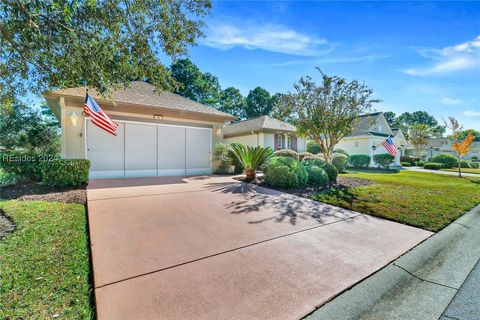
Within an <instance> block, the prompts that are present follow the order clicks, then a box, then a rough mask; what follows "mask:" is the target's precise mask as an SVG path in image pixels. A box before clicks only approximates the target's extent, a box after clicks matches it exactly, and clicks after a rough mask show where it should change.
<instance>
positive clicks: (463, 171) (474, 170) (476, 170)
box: [440, 168, 480, 174]
mask: <svg viewBox="0 0 480 320" xmlns="http://www.w3.org/2000/svg"><path fill="white" fill-rule="evenodd" d="M440 171H452V172H458V168H452V169H440ZM462 173H477V174H480V169H473V168H462Z"/></svg>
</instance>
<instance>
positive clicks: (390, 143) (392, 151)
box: [382, 137, 397, 157]
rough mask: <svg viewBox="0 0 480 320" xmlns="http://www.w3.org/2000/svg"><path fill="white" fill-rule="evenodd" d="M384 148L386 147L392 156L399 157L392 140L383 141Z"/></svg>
mask: <svg viewBox="0 0 480 320" xmlns="http://www.w3.org/2000/svg"><path fill="white" fill-rule="evenodd" d="M382 146H384V147H385V149H387V151H388V153H390V154H391V155H392V156H394V157H395V156H396V155H397V147H396V146H395V144H394V143H393V140H392V138H390V137H388V138H387V140H385V141H383V143H382Z"/></svg>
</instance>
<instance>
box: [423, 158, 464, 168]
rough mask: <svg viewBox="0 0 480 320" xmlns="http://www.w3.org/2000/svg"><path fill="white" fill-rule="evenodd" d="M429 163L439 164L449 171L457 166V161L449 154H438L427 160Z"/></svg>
mask: <svg viewBox="0 0 480 320" xmlns="http://www.w3.org/2000/svg"><path fill="white" fill-rule="evenodd" d="M428 162H430V163H441V164H443V167H444V168H447V169H450V168H453V167H456V166H458V160H457V158H455V157H454V156H453V155H451V154H439V155H436V156H434V157H431V158H430V159H428Z"/></svg>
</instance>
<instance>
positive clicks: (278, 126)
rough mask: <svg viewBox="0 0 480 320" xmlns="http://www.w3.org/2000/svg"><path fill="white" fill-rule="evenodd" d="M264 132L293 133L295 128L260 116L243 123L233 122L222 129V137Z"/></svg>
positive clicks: (268, 117)
mask: <svg viewBox="0 0 480 320" xmlns="http://www.w3.org/2000/svg"><path fill="white" fill-rule="evenodd" d="M264 130H273V131H275V130H278V131H290V132H295V131H296V128H295V126H293V125H291V124H289V123H287V122H284V121H280V120H278V119H275V118H272V117H270V116H261V117H256V118H252V119H248V120H244V121H239V122H234V123H231V124H229V125H228V126H226V127H225V128H224V129H223V133H224V135H227V136H232V135H239V134H244V133H249V132H252V131H257V132H258V131H264Z"/></svg>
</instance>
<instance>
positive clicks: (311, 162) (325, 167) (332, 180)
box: [302, 157, 338, 183]
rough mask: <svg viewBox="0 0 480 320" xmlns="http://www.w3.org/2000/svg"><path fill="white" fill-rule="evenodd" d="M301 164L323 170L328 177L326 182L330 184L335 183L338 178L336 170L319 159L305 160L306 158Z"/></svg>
mask: <svg viewBox="0 0 480 320" xmlns="http://www.w3.org/2000/svg"><path fill="white" fill-rule="evenodd" d="M302 162H303V164H304V165H305V166H306V167H307V166H317V167H320V168H322V169H323V170H325V172H326V173H327V175H328V180H329V181H330V183H335V182H337V176H338V170H337V168H335V166H333V165H332V164H330V163H328V162H326V161H324V160H321V159H319V158H316V159H307V157H305V158H303V161H302Z"/></svg>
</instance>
